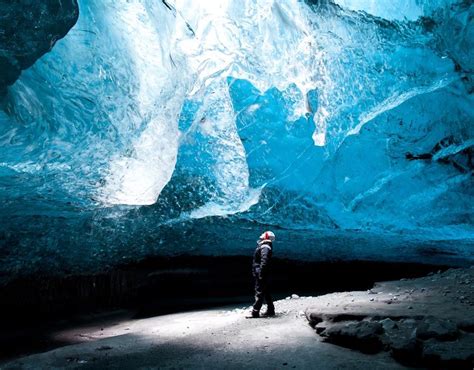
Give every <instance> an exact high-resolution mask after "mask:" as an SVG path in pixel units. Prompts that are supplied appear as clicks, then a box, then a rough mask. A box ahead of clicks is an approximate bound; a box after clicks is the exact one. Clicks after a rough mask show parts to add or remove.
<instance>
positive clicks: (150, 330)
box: [1, 268, 474, 369]
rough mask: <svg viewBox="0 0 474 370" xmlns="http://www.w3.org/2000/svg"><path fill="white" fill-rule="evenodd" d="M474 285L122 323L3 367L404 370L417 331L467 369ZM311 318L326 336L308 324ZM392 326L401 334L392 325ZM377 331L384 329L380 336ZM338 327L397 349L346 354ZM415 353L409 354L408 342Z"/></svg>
mask: <svg viewBox="0 0 474 370" xmlns="http://www.w3.org/2000/svg"><path fill="white" fill-rule="evenodd" d="M473 276H474V269H473V268H471V269H458V270H448V271H447V272H445V273H442V274H434V275H431V276H429V277H426V278H421V279H412V280H405V279H402V280H401V281H394V282H389V283H383V284H378V285H376V286H375V287H374V289H372V290H371V291H367V292H344V293H335V294H329V295H325V296H320V297H301V298H293V299H285V300H281V301H278V302H276V307H277V312H278V315H277V317H275V318H271V319H246V318H245V315H246V313H247V312H248V308H242V307H239V308H234V307H232V308H224V309H213V310H203V311H194V312H187V313H178V314H172V315H164V316H156V317H151V318H146V319H141V320H134V319H131V318H129V317H128V318H127V317H123V318H122V319H121V320H116V321H115V322H113V323H107V324H105V323H104V324H102V325H100V324H99V325H92V326H81V327H76V328H73V329H70V330H66V331H59V332H56V333H52V335H53V336H55V338H56V339H57V340H61V341H63V342H69V343H75V344H73V345H69V346H65V347H62V348H58V349H55V350H52V351H49V352H45V353H41V354H36V355H31V356H27V357H24V358H20V359H17V360H14V361H12V362H9V363H6V364H3V366H1V368H2V369H37V368H85V369H107V368H118V367H120V368H134V369H142V368H143V369H144V368H160V369H181V368H193V369H194V368H197V369H210V368H226V369H229V368H271V369H277V368H282V369H283V368H299V369H301V368H303V369H304V368H306V369H310V368H311V369H314V368H320V369H336V368H337V369H341V368H347V369H359V368H360V369H365V368H367V366H368V364H369V363H370V367H371V368H374V369H396V368H403V367H404V366H403V365H401V364H399V363H397V362H396V361H395V360H394V359H393V358H392V357H391V354H393V347H394V344H393V343H395V342H394V339H393V338H394V332H393V330H395V329H394V327H395V326H397V325H398V326H399V328H400V331H399V333H403V334H405V332H406V331H405V329H407V328H408V326H410V325H411V326H410V328H411V330H410V331H409V333H408V334H407V335H406V336H405V337H406V338H407V341H406V342H407V343H408V342H409V341H410V340H415V341H417V342H419V343H421V344H422V345H423V346H424V347H423V348H424V350H425V351H426V350H429V351H431V352H429V353H431V355H430V356H431V360H432V361H435V360H436V359H438V361H439V360H440V359H441V360H443V359H444V360H447V361H449V355H450V356H451V357H450V358H451V359H453V358H454V359H456V355H457V356H458V357H459V356H460V355H464V360H463V361H464V362H462V363H459V362H458V363H457V364H458V365H459V364H461V365H462V364H464V365H466V364H467V363H468V362H466V361H469V359H471V360H470V361H472V358H473V357H474V356H473V355H474V354H473V353H472V352H473V351H472V350H471V348H472V347H470V346H468V347H467V348H464V347H466V346H465V344H466V343H467V342H466V340H467V341H470V340H471V339H472V338H471V336H472V333H471V331H472V328H473V323H474V320H473V309H472V307H473V302H474V294H473V283H472V282H473ZM362 311H363V312H362ZM351 315H352V316H351ZM349 316H350V317H349ZM308 319H309V321H310V323H311V324H312V325H313V326H315V325H316V329H318V332H319V333H320V334H321V335H322V336H319V335H317V334H316V332H315V330H314V329H313V328H312V327H311V326H310V325H308ZM410 319H411V321H409V320H410ZM321 320H323V321H322V322H320V321H321ZM382 320H385V321H383V323H382V324H380V322H381V321H382ZM407 320H408V321H407ZM469 320H470V321H469ZM390 321H392V325H388V323H390ZM336 322H339V324H336ZM357 322H359V323H360V322H363V323H368V322H371V324H370V325H369V326H370V327H371V328H373V327H374V325H375V331H373V332H372V333H371V332H370V330H369V332H367V328H365V329H364V328H363V330H366V332H365V334H364V333H362V334H361V331H360V330H359V331H357V330H355V331H354V330H352V329H351V325H354V324H355V325H359V326H358V329H360V324H357ZM378 324H380V326H381V327H382V329H380V328H378V329H377V325H378ZM393 324H395V325H393ZM338 325H339V334H341V333H342V335H339V339H340V338H343V337H344V335H346V339H347V337H348V336H349V337H350V339H351V340H352V343H354V341H355V342H357V341H358V340H360V339H361V338H362V342H363V341H364V340H366V339H367V338H369V339H370V338H372V337H374V336H372V337H371V335H372V334H374V333H375V334H377V335H379V334H381V333H382V334H383V335H385V336H386V337H387V338H391V339H392V342H390V341H388V342H387V340H386V338H385V339H384V340H385V341H384V342H383V343H384V345H383V346H382V347H381V348H379V351H375V352H377V353H375V354H365V353H362V352H360V351H357V350H352V349H348V348H345V347H342V346H339V345H334V344H330V343H325V341H328V340H329V341H332V342H334V343H338V344H345V345H347V341H346V342H345V343H344V341H342V342H341V341H339V342H338V341H337V340H333V338H334V337H333V338H330V336H328V335H325V334H324V330H328V329H329V328H330V327H331V326H332V327H333V328H336V329H337V328H338ZM407 325H408V326H407ZM344 330H346V331H345V332H344ZM351 330H352V334H351ZM380 330H382V332H380ZM407 330H408V329H407ZM348 332H349V334H347V333H348ZM344 333H346V334H344ZM326 334H327V333H326ZM333 334H334V332H333ZM336 336H337V335H336ZM413 336H415V337H414V338H413ZM78 342H79V343H78ZM369 342H370V341H369ZM366 343H367V342H366ZM390 346H391V347H390ZM463 346H464V347H463ZM352 347H353V348H357V347H358V345H357V344H356V345H352ZM406 348H408V349H410V346H409V343H408V344H407V347H406ZM358 349H361V348H360V346H359V348H358ZM362 349H363V348H362ZM383 349H385V351H384V350H383ZM437 351H438V352H437ZM372 352H374V351H372ZM436 356H438V357H436ZM466 359H467V360H466Z"/></svg>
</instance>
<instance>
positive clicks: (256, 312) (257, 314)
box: [251, 310, 260, 318]
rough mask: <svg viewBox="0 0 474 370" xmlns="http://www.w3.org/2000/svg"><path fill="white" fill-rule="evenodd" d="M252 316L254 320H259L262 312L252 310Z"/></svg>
mask: <svg viewBox="0 0 474 370" xmlns="http://www.w3.org/2000/svg"><path fill="white" fill-rule="evenodd" d="M251 315H252V317H253V318H258V317H260V312H259V311H257V310H252V313H251Z"/></svg>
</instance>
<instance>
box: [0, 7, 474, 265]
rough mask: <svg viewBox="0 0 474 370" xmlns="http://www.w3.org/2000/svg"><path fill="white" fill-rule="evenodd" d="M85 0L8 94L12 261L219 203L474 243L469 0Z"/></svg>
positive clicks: (286, 219) (215, 214)
mask: <svg viewBox="0 0 474 370" xmlns="http://www.w3.org/2000/svg"><path fill="white" fill-rule="evenodd" d="M43 2H45V3H46V2H47V1H46V0H43ZM50 2H54V1H53V0H51V1H50ZM78 3H79V4H78V5H79V19H78V21H77V23H76V24H75V26H74V27H73V28H72V29H71V30H70V31H69V33H68V34H67V35H66V36H65V37H64V38H63V39H61V40H59V41H58V42H57V43H56V45H55V46H54V48H53V49H52V51H51V52H49V53H47V54H45V55H44V56H43V57H41V58H40V59H39V60H38V61H37V62H36V63H35V64H34V65H33V66H32V67H30V68H28V69H27V70H25V71H23V72H22V74H21V76H20V78H19V79H18V80H17V81H16V82H15V83H14V84H13V85H12V86H10V87H8V90H7V92H6V94H4V96H3V98H2V110H0V139H1V150H0V152H1V157H0V194H1V195H0V196H1V201H2V211H1V219H2V226H1V227H0V228H1V229H2V234H1V235H2V238H1V248H0V253H3V254H4V255H5V256H10V257H11V260H12V261H14V260H16V259H17V257H18V253H20V254H21V253H25V254H27V252H26V250H28V251H31V250H33V252H32V253H34V254H35V255H36V256H39V257H38V258H39V259H43V258H47V259H48V260H50V259H51V258H52V259H55V260H56V263H57V264H58V265H61V262H57V261H58V258H57V256H58V255H61V254H62V252H60V250H66V249H67V250H70V251H71V253H72V255H73V256H74V258H76V259H77V260H81V258H83V256H85V255H87V256H92V255H94V256H97V255H100V254H101V253H102V254H104V253H105V254H107V255H113V256H114V258H115V257H116V258H120V257H118V256H120V255H121V254H123V250H124V249H126V248H128V247H127V246H130V245H131V244H134V243H139V244H140V245H141V246H140V250H141V251H142V253H143V254H147V253H148V252H150V253H155V252H156V251H157V250H158V253H159V246H160V245H161V244H160V241H161V243H164V242H163V240H166V238H165V237H164V236H163V235H166V234H167V233H169V232H170V230H174V231H173V232H177V233H179V230H180V229H179V227H181V225H183V224H186V223H188V225H195V224H196V222H197V221H196V220H199V219H205V221H204V224H205V226H203V227H205V228H206V234H205V235H206V236H207V237H209V239H210V240H212V238H213V237H214V236H215V235H216V234H219V233H221V232H222V231H221V230H220V229H219V228H218V227H217V226H216V227H214V226H213V222H214V221H212V220H218V219H220V220H221V219H222V217H231V218H232V222H234V223H235V222H237V223H239V222H246V223H250V224H257V225H259V224H262V225H273V226H274V227H277V228H282V229H289V230H326V231H327V230H354V229H356V230H363V231H367V230H372V231H373V230H375V232H376V233H380V234H383V233H392V232H396V233H403V232H405V231H407V230H411V231H413V232H416V233H425V232H426V235H431V236H433V235H434V237H435V238H438V239H452V238H456V239H465V240H472V239H473V231H474V229H473V216H474V212H473V205H474V192H473V186H472V185H473V176H472V173H473V172H472V171H473V158H472V157H473V142H474V131H473V130H474V127H473V125H472V122H473V117H474V104H473V89H474V86H473V79H472V71H473V69H474V65H473V63H474V62H473V61H474V55H473V50H474V22H473V21H472V19H473V16H474V6H473V5H471V2H470V1H460V0H439V1H427V0H426V1H425V0H397V1H392V0H390V1H389V0H386V1H375V0H334V1H329V0H319V1H316V0H313V1H310V0H307V1H306V2H304V1H301V0H249V1H235V0H222V1H217V2H216V1H211V0H208V1H207V0H206V1H191V0H175V1H172V0H162V1H152V0H113V1H112V0H79V2H78ZM17 32H25V33H27V32H31V30H29V29H21V28H20V29H18V31H17ZM144 206H146V207H144ZM65 228H66V229H67V230H68V231H67V233H65V232H64V230H65ZM192 229H193V228H192V227H190V230H191V231H189V232H192ZM45 230H47V231H45ZM417 235H418V234H417ZM147 238H148V239H147ZM147 244H153V245H154V246H153V247H152V248H151V249H150V250H148V249H147V246H146V245H147ZM12 250H14V251H15V252H12ZM18 250H24V252H18ZM28 253H30V252H28ZM12 256H13V257H12ZM51 256H53V257H51ZM71 258H73V257H71ZM84 258H85V257H84ZM30 260H31V259H30ZM9 263H10V262H9ZM30 263H31V264H32V265H33V264H34V262H31V261H30ZM11 264H13V266H17V265H15V264H14V262H11ZM18 266H19V265H18ZM18 266H17V267H11V265H10V267H9V268H10V269H11V268H13V269H14V268H18V269H20V268H23V267H21V266H23V265H21V266H20V267H18Z"/></svg>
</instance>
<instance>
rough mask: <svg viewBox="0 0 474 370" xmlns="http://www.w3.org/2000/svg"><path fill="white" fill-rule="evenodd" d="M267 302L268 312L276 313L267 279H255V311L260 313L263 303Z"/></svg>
mask: <svg viewBox="0 0 474 370" xmlns="http://www.w3.org/2000/svg"><path fill="white" fill-rule="evenodd" d="M264 300H265V302H267V312H270V313H274V312H275V306H274V305H273V299H272V296H271V295H270V290H269V284H268V280H267V279H258V278H257V279H255V303H254V305H253V310H254V311H255V312H260V309H261V308H262V305H263V301H264Z"/></svg>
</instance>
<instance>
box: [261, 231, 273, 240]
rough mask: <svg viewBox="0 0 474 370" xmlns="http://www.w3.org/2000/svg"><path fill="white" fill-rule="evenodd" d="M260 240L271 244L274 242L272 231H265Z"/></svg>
mask: <svg viewBox="0 0 474 370" xmlns="http://www.w3.org/2000/svg"><path fill="white" fill-rule="evenodd" d="M260 240H270V241H271V242H273V241H275V234H274V233H273V232H272V231H265V232H264V233H263V234H262V235H260Z"/></svg>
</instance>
